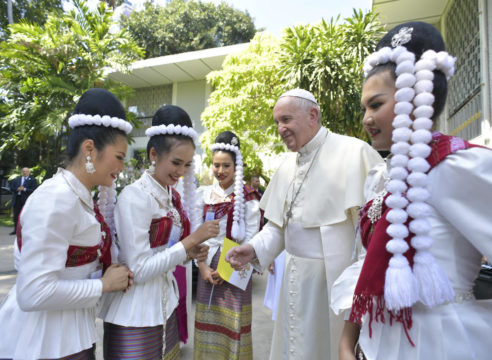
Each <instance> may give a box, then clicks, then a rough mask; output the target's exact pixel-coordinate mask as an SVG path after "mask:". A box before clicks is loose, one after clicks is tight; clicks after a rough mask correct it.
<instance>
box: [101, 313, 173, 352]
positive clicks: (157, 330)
mask: <svg viewBox="0 0 492 360" xmlns="http://www.w3.org/2000/svg"><path fill="white" fill-rule="evenodd" d="M162 329H163V327H162V325H159V326H152V327H130V326H120V325H116V324H111V323H106V322H105V323H104V359H106V360H116V359H133V360H156V359H161V358H162V335H163V334H162Z"/></svg>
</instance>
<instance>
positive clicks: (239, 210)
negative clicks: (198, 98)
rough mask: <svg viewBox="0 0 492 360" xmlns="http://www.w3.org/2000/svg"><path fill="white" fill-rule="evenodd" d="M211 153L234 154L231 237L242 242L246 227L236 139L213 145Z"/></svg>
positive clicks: (241, 176) (241, 169) (241, 171)
mask: <svg viewBox="0 0 492 360" xmlns="http://www.w3.org/2000/svg"><path fill="white" fill-rule="evenodd" d="M210 150H212V152H214V151H218V150H225V151H231V152H233V153H234V154H236V164H235V169H236V173H235V182H234V212H233V222H232V229H231V235H232V237H233V238H234V239H236V240H239V241H241V240H244V238H245V236H246V225H245V223H244V213H245V204H244V190H243V188H244V180H243V157H242V155H241V151H240V150H239V147H238V139H237V137H233V138H232V140H231V143H230V144H227V143H215V144H212V145H211V146H210Z"/></svg>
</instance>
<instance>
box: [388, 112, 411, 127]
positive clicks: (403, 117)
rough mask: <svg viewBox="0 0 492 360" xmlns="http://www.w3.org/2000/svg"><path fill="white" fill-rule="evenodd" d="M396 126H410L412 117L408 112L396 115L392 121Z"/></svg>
mask: <svg viewBox="0 0 492 360" xmlns="http://www.w3.org/2000/svg"><path fill="white" fill-rule="evenodd" d="M392 125H393V127H394V128H401V127H406V128H408V127H410V126H411V125H412V119H410V116H408V114H399V115H396V116H395V118H394V119H393V123H392Z"/></svg>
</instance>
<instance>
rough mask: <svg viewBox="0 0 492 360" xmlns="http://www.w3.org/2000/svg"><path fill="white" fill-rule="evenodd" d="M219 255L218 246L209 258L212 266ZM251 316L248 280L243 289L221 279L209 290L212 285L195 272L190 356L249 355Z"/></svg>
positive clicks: (227, 358) (226, 359)
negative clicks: (222, 281) (195, 286)
mask: <svg viewBox="0 0 492 360" xmlns="http://www.w3.org/2000/svg"><path fill="white" fill-rule="evenodd" d="M219 257H220V250H219V251H217V253H216V254H215V256H214V257H213V259H212V264H211V268H212V269H216V268H217V263H218V262H219ZM210 294H212V298H211V299H210ZM209 301H210V306H209ZM251 318H252V308H251V280H250V282H249V284H248V286H247V287H246V290H245V291H243V290H241V289H239V288H237V287H235V286H233V285H230V284H229V283H228V282H224V283H223V284H222V285H216V286H214V287H213V293H212V285H211V284H210V283H208V282H205V281H204V280H203V279H202V278H201V276H198V285H197V297H196V313H195V337H194V359H195V360H208V359H214V360H234V359H241V360H243V359H244V360H248V359H252V358H253V342H252V339H251Z"/></svg>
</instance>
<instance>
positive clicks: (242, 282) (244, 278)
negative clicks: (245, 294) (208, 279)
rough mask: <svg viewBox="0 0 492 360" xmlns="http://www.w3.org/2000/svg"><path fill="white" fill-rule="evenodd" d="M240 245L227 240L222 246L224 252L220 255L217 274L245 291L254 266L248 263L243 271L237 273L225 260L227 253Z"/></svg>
mask: <svg viewBox="0 0 492 360" xmlns="http://www.w3.org/2000/svg"><path fill="white" fill-rule="evenodd" d="M238 245H239V244H238V243H236V242H234V241H232V240H230V239H228V238H225V239H224V245H222V252H221V253H220V258H219V264H218V266H217V272H218V273H219V275H220V277H221V278H222V279H224V280H225V281H227V282H228V283H229V284H232V285H234V286H236V287H238V288H240V289H241V290H245V289H246V286H248V282H249V279H250V278H251V274H252V273H253V266H252V265H251V264H250V263H247V264H246V265H245V266H244V267H243V269H242V270H240V271H237V270H234V268H233V267H232V266H231V264H229V263H228V262H227V261H226V260H225V256H226V254H227V252H228V251H229V250H230V249H232V248H233V247H235V246H238Z"/></svg>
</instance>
